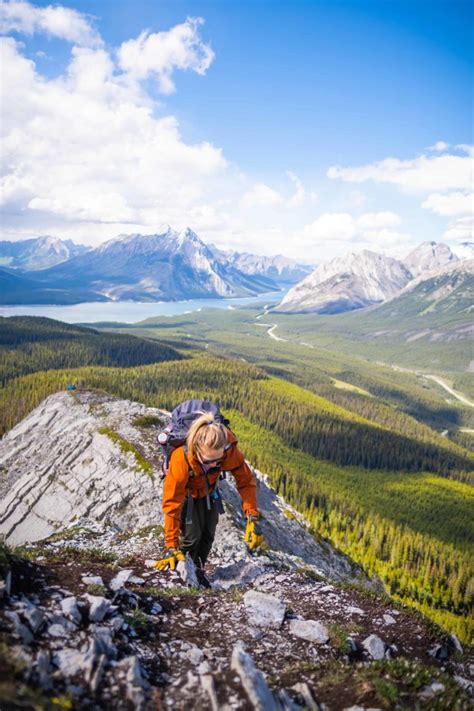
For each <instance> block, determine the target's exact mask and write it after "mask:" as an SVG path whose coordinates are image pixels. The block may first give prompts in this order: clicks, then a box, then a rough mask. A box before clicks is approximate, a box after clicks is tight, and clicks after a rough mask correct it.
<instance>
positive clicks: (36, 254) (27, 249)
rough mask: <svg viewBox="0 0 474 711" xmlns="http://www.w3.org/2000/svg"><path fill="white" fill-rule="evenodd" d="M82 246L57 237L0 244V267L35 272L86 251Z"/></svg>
mask: <svg viewBox="0 0 474 711" xmlns="http://www.w3.org/2000/svg"><path fill="white" fill-rule="evenodd" d="M88 249H89V248H88V247H86V246H85V245H83V244H75V243H74V242H73V241H72V240H70V239H68V240H61V239H58V238H57V237H48V236H45V237H35V238H33V239H25V240H20V241H18V242H9V241H1V242H0V265H1V266H4V267H8V268H9V269H22V270H24V271H36V270H38V269H47V268H48V267H52V266H54V265H56V264H60V263H61V262H65V261H67V260H68V259H71V258H72V257H75V256H77V255H78V254H83V253H84V252H87V251H88Z"/></svg>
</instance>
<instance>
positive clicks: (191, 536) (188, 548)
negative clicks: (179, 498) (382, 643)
mask: <svg viewBox="0 0 474 711" xmlns="http://www.w3.org/2000/svg"><path fill="white" fill-rule="evenodd" d="M210 504H211V508H210V510H208V508H207V501H206V497H205V496H203V498H202V499H194V500H193V520H192V523H188V524H187V523H186V509H187V507H188V499H187V498H186V500H185V502H184V504H183V508H182V510H181V531H182V533H183V538H182V541H181V546H180V547H181V550H182V551H183V553H189V555H190V556H191V558H192V559H193V561H194V563H195V564H196V565H197V566H198V568H203V567H204V565H205V563H206V560H207V557H208V555H209V553H210V550H211V548H212V544H213V541H214V536H215V533H216V526H217V521H218V520H219V512H218V509H217V502H216V501H215V499H213V498H212V497H210Z"/></svg>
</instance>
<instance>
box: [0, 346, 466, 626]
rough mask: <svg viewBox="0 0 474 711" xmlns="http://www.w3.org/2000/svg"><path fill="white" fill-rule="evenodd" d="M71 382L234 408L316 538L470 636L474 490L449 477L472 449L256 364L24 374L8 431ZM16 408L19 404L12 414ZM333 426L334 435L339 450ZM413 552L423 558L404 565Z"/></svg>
mask: <svg viewBox="0 0 474 711" xmlns="http://www.w3.org/2000/svg"><path fill="white" fill-rule="evenodd" d="M71 380H72V381H74V382H75V383H77V385H78V386H79V387H80V388H81V387H86V388H89V389H90V388H100V389H103V390H105V391H107V392H109V393H114V394H115V395H117V396H119V397H122V398H128V399H133V400H138V401H141V402H143V403H146V404H147V405H148V406H153V407H158V408H163V407H164V408H166V409H170V408H171V407H173V406H174V405H175V404H176V403H177V402H179V401H180V400H183V399H186V398H189V397H202V398H204V397H206V398H210V399H213V400H215V401H218V402H219V403H220V404H221V406H223V407H224V408H226V409H227V410H228V412H229V413H230V416H231V421H232V423H233V426H235V429H236V431H237V432H238V434H239V439H240V441H241V442H242V446H243V447H244V451H246V453H247V455H248V457H249V459H250V460H251V461H252V462H253V463H254V465H255V466H257V467H258V469H260V470H261V471H264V472H265V473H266V474H267V475H268V476H269V481H270V483H271V485H272V486H273V487H274V488H275V490H276V491H277V492H278V493H279V494H281V495H282V496H284V497H285V498H286V500H287V501H288V502H289V503H291V505H293V506H294V507H295V508H296V509H298V510H299V511H300V513H301V514H302V515H304V516H305V518H306V520H307V521H308V523H309V525H310V526H311V530H312V531H313V532H314V533H315V534H317V535H320V536H322V537H323V538H326V539H327V540H329V541H332V542H334V543H335V545H336V546H337V547H338V548H339V549H340V550H341V551H342V552H344V553H346V554H347V555H349V556H351V557H352V558H353V559H354V560H355V561H356V562H358V563H359V564H360V565H361V566H362V567H363V568H364V569H365V570H366V571H367V572H368V573H369V575H372V574H373V573H377V574H378V575H379V576H380V577H381V578H382V580H383V582H384V586H385V588H386V590H388V591H390V592H391V593H392V594H393V595H394V597H395V598H396V599H400V600H402V601H403V602H404V603H406V604H409V605H412V606H414V607H417V608H418V609H421V610H423V612H424V613H425V614H426V615H428V616H429V617H431V618H432V619H434V620H436V621H438V623H439V624H441V625H444V626H445V627H446V628H447V629H450V630H451V631H453V632H456V633H458V634H459V635H460V637H463V639H464V638H465V637H466V635H470V634H471V633H470V632H469V625H470V623H469V621H468V618H467V617H466V605H468V606H469V604H470V603H469V598H470V595H471V592H470V590H471V588H470V585H471V583H470V578H471V573H472V556H471V553H472V550H471V546H472V538H473V532H472V518H471V510H472V501H471V497H472V487H471V486H470V485H468V484H467V483H462V482H460V481H454V480H453V481H452V480H450V479H447V478H446V475H448V476H450V477H455V478H460V479H461V480H466V481H469V480H470V478H471V477H472V473H471V472H472V468H473V464H472V461H473V460H472V456H471V455H470V454H469V453H468V452H467V451H465V450H463V449H462V448H460V447H457V446H456V445H454V444H453V443H451V442H449V440H446V439H445V438H442V437H439V436H438V437H436V436H434V437H433V436H432V437H431V441H429V440H428V441H423V439H420V440H419V441H418V439H417V436H415V435H416V432H413V433H410V434H407V435H405V436H402V437H401V436H400V435H398V434H397V433H396V432H393V433H391V432H390V430H389V429H388V428H384V427H380V426H378V425H376V424H372V425H371V424H370V422H368V421H365V420H364V418H361V417H359V418H357V417H354V416H353V415H352V414H351V412H350V411H348V410H344V408H337V407H334V406H333V405H332V404H331V403H330V402H329V401H327V400H324V399H322V398H319V397H317V396H315V395H312V394H311V393H309V392H307V391H304V390H302V389H301V388H297V387H295V386H291V387H290V386H288V384H285V383H284V381H276V380H274V379H269V378H268V377H267V376H266V374H265V373H264V372H263V371H261V370H258V369H256V368H254V367H251V366H249V365H246V364H243V363H241V362H240V363H239V362H238V361H227V360H222V359H212V358H208V357H207V358H204V357H195V358H193V359H190V360H185V361H180V362H175V363H162V364H159V365H149V366H141V367H136V368H128V369H127V368H125V369H118V368H114V369H108V368H89V369H86V368H83V369H76V370H68V371H50V372H49V373H35V374H31V375H27V376H24V377H22V378H17V379H15V380H12V381H11V382H10V383H9V384H8V385H7V386H6V387H5V388H4V391H3V393H2V400H1V401H0V405H1V407H0V409H1V411H2V416H3V427H4V428H5V427H6V428H11V427H12V425H14V424H15V422H18V421H19V420H20V419H21V418H22V417H24V416H25V415H26V414H27V413H28V412H29V411H30V410H32V409H33V408H34V407H36V406H37V405H38V404H39V403H40V402H41V400H42V399H43V398H44V397H45V396H46V395H48V394H50V393H54V392H55V391H57V390H58V388H61V387H65V385H66V383H68V382H71ZM288 388H289V389H288ZM292 388H293V389H292ZM12 401H14V402H15V403H17V405H16V407H15V409H12V408H7V407H6V405H7V403H9V402H12ZM230 408H233V409H230ZM285 413H288V416H286V417H285ZM328 425H330V427H329V428H328ZM331 430H333V432H336V433H338V434H337V442H338V446H337V447H334V442H335V440H334V436H333V435H332V434H331ZM325 431H326V434H325V435H324V432H325ZM353 431H355V432H359V433H360V435H361V442H360V444H363V442H364V439H363V437H364V436H365V437H366V438H367V439H366V446H365V447H363V446H358V447H355V448H354V447H353V446H352V444H349V440H346V435H347V434H349V435H350V433H351V432H353ZM364 432H365V433H366V434H365V435H364ZM322 434H323V435H324V436H322V437H321V435H322ZM351 441H354V440H351ZM315 447H316V449H315ZM377 448H379V451H380V454H381V455H382V456H385V455H384V452H385V451H388V452H390V453H391V456H392V462H391V465H390V469H389V470H387V469H380V468H378V467H380V466H381V464H382V462H381V461H380V462H377V456H378V455H377ZM367 453H368V454H369V456H370V457H373V460H372V464H370V462H368V461H367V459H366V456H367ZM422 461H424V462H425V464H424V466H426V467H428V469H427V470H426V471H425V472H423V471H420V462H422ZM382 466H383V464H382ZM397 469H398V471H397ZM430 469H431V473H430ZM410 471H411V472H412V474H409V473H408V472H410ZM437 471H438V472H439V474H442V476H439V474H438V475H436V472H437ZM394 491H397V498H396V499H394V497H393V492H394ZM414 549H416V551H417V556H416V562H413V561H411V558H407V551H411V550H414ZM453 566H454V567H453ZM466 625H467V627H466Z"/></svg>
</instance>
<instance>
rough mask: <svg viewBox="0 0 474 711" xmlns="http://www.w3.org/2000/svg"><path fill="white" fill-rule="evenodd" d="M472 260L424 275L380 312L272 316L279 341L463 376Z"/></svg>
mask: <svg viewBox="0 0 474 711" xmlns="http://www.w3.org/2000/svg"><path fill="white" fill-rule="evenodd" d="M473 296H474V260H472V259H471V260H464V261H462V262H456V263H454V264H453V265H449V266H447V267H445V268H443V269H441V270H439V271H437V272H434V273H432V274H430V275H422V276H420V277H418V278H417V279H415V280H413V281H412V282H411V283H409V284H408V285H407V286H406V287H405V289H404V290H402V291H401V292H400V293H399V294H397V295H396V296H394V297H393V298H392V299H390V300H388V301H387V302H386V303H383V304H381V305H379V306H373V307H371V308H367V309H363V310H360V311H358V312H354V313H349V314H337V315H335V316H331V317H328V316H322V315H317V314H315V315H312V316H309V315H308V316H298V315H293V314H292V315H291V316H287V317H286V318H282V317H280V316H279V315H278V314H277V313H272V321H273V322H274V323H277V324H279V325H280V326H281V331H280V332H279V335H281V336H282V337H283V338H287V337H289V338H290V339H291V338H292V339H294V340H296V339H299V338H301V339H303V340H305V341H307V342H308V343H310V344H311V345H315V346H321V345H322V346H324V347H325V348H327V349H328V350H338V351H342V352H343V353H347V354H349V353H352V354H355V355H359V356H363V357H366V358H369V359H370V360H371V361H377V360H380V361H385V362H394V363H396V364H398V365H403V366H408V367H410V366H411V367H417V366H419V367H421V368H423V369H425V370H426V369H427V368H434V369H435V370H436V369H439V370H440V371H443V370H447V371H458V372H459V371H461V372H462V371H464V372H467V371H469V369H470V368H471V361H472V347H471V342H472V303H473Z"/></svg>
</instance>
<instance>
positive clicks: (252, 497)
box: [229, 446, 259, 516]
mask: <svg viewBox="0 0 474 711" xmlns="http://www.w3.org/2000/svg"><path fill="white" fill-rule="evenodd" d="M231 460H232V461H231V462H229V464H230V465H231V466H230V467H229V471H230V472H231V474H232V475H233V476H234V478H235V483H236V485H237V491H238V492H239V494H240V496H241V498H242V504H243V508H244V513H245V514H247V515H251V516H258V515H259V513H258V507H257V481H256V479H255V475H254V474H253V472H252V470H251V469H250V467H249V465H248V464H247V462H246V461H245V458H244V455H243V454H242V452H241V451H240V449H239V448H238V447H236V446H235V447H234V448H233V452H232V455H231Z"/></svg>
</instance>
